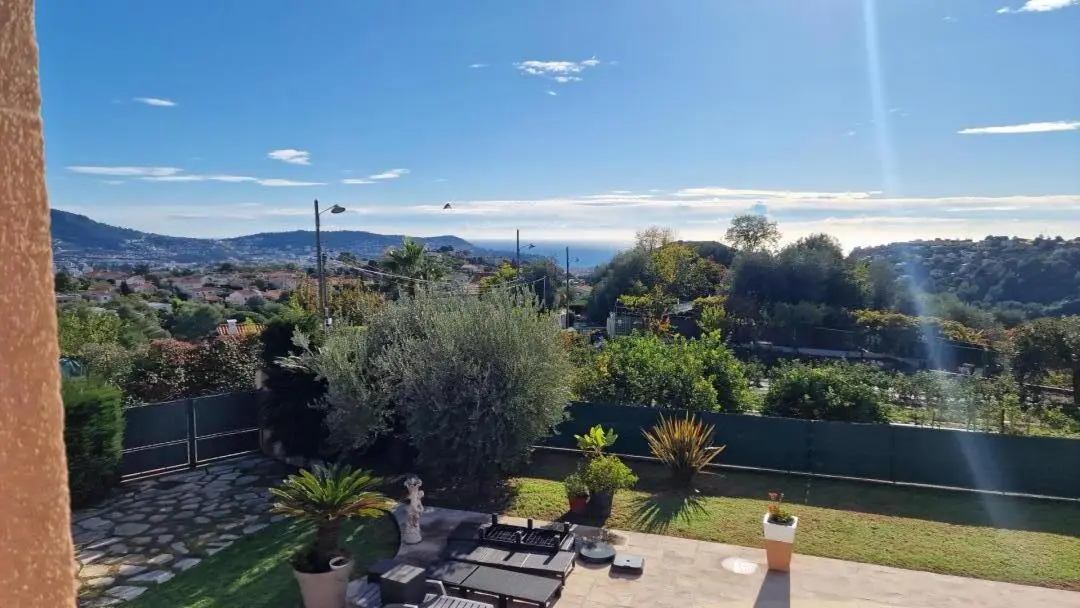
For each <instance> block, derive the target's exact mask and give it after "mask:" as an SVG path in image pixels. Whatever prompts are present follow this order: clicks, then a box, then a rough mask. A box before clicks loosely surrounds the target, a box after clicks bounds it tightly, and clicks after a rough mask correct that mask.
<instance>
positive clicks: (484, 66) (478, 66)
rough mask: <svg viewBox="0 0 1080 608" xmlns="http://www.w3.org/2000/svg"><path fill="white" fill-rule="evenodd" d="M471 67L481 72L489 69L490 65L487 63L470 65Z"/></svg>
mask: <svg viewBox="0 0 1080 608" xmlns="http://www.w3.org/2000/svg"><path fill="white" fill-rule="evenodd" d="M469 67H470V68H472V69H474V70H479V69H481V68H486V67H488V64H486V63H472V64H469Z"/></svg>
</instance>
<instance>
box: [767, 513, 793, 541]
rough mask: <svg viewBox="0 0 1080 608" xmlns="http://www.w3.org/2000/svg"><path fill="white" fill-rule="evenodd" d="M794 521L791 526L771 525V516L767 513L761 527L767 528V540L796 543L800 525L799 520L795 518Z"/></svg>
mask: <svg viewBox="0 0 1080 608" xmlns="http://www.w3.org/2000/svg"><path fill="white" fill-rule="evenodd" d="M793 519H794V520H795V521H793V522H791V525H790V526H784V525H780V524H773V523H769V514H768V512H766V513H765V517H763V518H761V525H762V526H764V527H765V540H772V541H776V542H779V543H788V544H791V543H794V542H795V528H796V527H798V525H799V518H798V517H795V518H793Z"/></svg>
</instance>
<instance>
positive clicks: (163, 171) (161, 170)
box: [68, 165, 183, 177]
mask: <svg viewBox="0 0 1080 608" xmlns="http://www.w3.org/2000/svg"><path fill="white" fill-rule="evenodd" d="M182 170H183V169H177V168H176V167H92V166H86V165H76V166H73V167H68V171H72V172H74V173H85V174H87V175H111V176H115V177H139V176H155V177H160V176H165V175H174V174H176V173H180V172H181V171H182Z"/></svg>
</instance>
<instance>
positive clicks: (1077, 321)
mask: <svg viewBox="0 0 1080 608" xmlns="http://www.w3.org/2000/svg"><path fill="white" fill-rule="evenodd" d="M1012 368H1013V372H1014V373H1015V374H1016V377H1017V380H1018V381H1019V382H1021V383H1033V382H1038V381H1040V380H1042V379H1043V378H1045V377H1046V375H1047V374H1048V373H1050V372H1052V371H1055V370H1065V371H1067V372H1068V373H1069V374H1071V375H1072V388H1073V405H1072V409H1071V411H1070V412H1069V414H1070V415H1071V416H1073V417H1074V418H1077V417H1078V416H1080V315H1078V316H1071V317H1054V318H1046V319H1036V320H1034V321H1032V322H1030V323H1026V324H1024V325H1021V326H1020V327H1019V328H1017V329H1016V330H1015V333H1014V334H1013V344H1012Z"/></svg>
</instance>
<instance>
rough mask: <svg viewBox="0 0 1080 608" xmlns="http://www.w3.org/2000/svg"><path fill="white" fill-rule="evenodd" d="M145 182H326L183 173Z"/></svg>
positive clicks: (272, 184)
mask: <svg viewBox="0 0 1080 608" xmlns="http://www.w3.org/2000/svg"><path fill="white" fill-rule="evenodd" d="M139 179H140V180H142V181H144V182H223V183H227V184H257V185H259V186H266V187H267V188H288V187H303V186H322V185H325V182H307V181H297V180H291V179H280V178H275V177H270V178H264V177H251V176H249V175H222V174H210V175H200V174H196V173H183V174H179V175H160V176H147V177H140V178H139Z"/></svg>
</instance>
